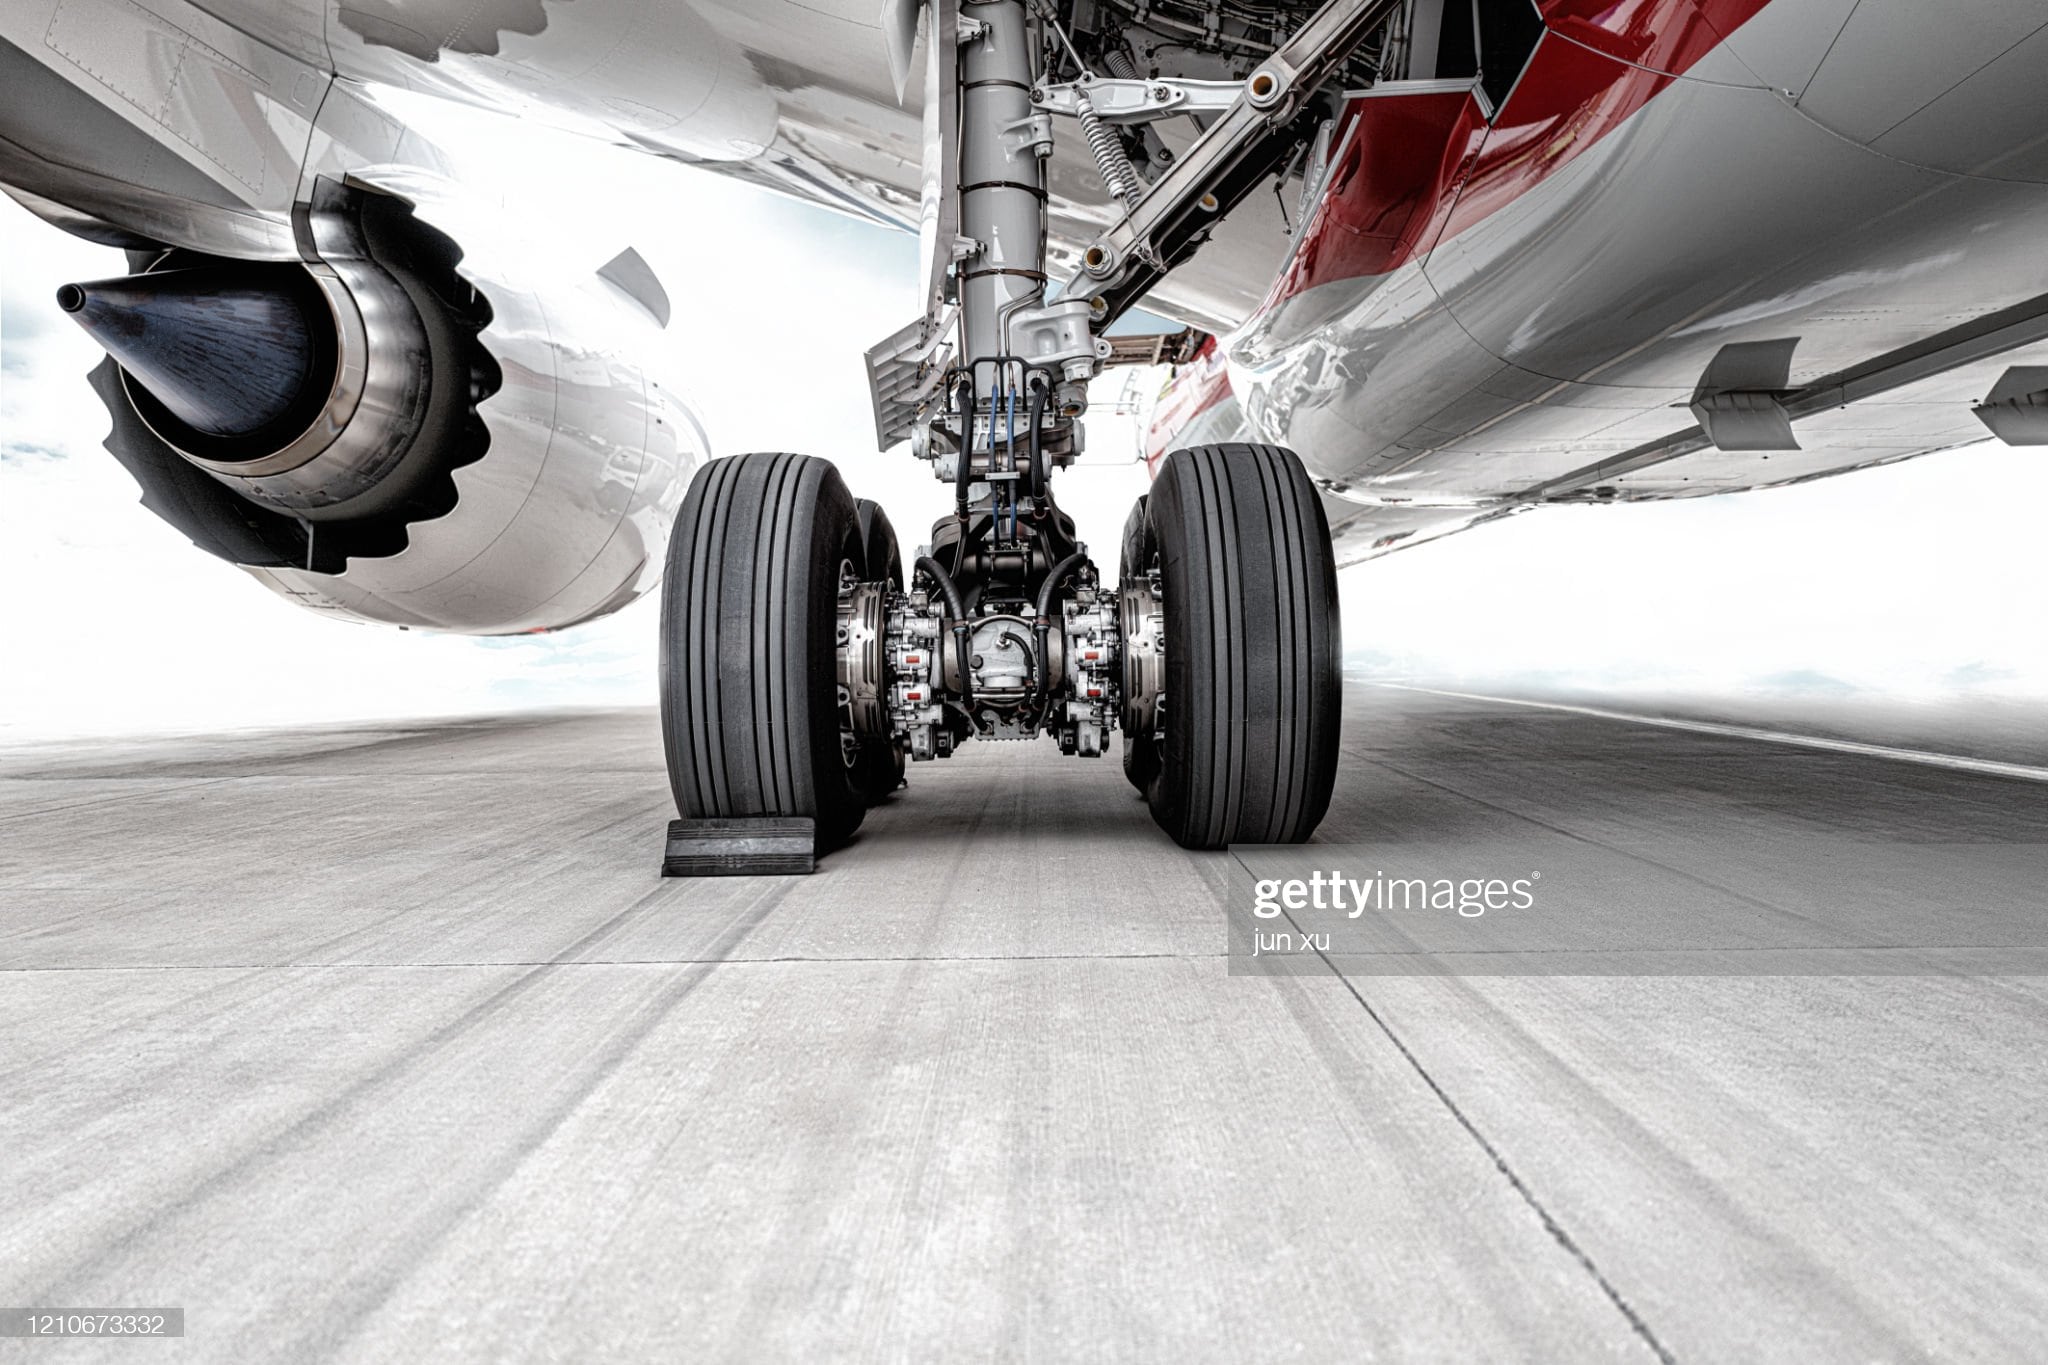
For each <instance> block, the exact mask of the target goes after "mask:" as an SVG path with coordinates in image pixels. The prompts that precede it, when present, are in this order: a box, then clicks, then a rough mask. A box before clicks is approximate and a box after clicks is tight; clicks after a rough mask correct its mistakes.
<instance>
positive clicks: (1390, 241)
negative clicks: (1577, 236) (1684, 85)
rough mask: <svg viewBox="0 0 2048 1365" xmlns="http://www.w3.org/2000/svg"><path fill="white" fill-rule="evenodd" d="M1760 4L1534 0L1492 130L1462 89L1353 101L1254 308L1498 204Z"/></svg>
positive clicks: (1737, 0) (1406, 249)
mask: <svg viewBox="0 0 2048 1365" xmlns="http://www.w3.org/2000/svg"><path fill="white" fill-rule="evenodd" d="M1768 2H1769V0H1541V4H1540V8H1541V9H1542V11H1543V16H1544V23H1545V25H1546V26H1547V28H1548V31H1547V32H1546V33H1545V34H1544V35H1543V39H1542V41H1541V42H1540V43H1538V45H1537V48H1536V53H1535V55H1534V56H1533V57H1532V58H1531V59H1530V62H1529V66H1528V69H1527V70H1526V71H1524V72H1523V74H1522V78H1521V80H1520V81H1519V82H1518V83H1517V84H1516V86H1515V88H1514V91H1513V92H1512V93H1511V94H1510V95H1509V97H1508V101H1507V104H1506V106H1505V107H1504V108H1502V109H1501V110H1500V111H1499V114H1498V116H1497V117H1496V118H1495V120H1494V123H1493V126H1492V127H1491V128H1488V127H1487V126H1486V125H1485V123H1484V122H1482V121H1481V119H1480V117H1479V112H1478V105H1477V102H1476V100H1474V99H1473V98H1472V97H1470V96H1460V95H1390V96H1376V97H1373V98H1371V99H1362V100H1354V101H1352V103H1351V105H1350V106H1349V108H1347V109H1346V111H1345V115H1344V117H1345V119H1346V120H1348V121H1351V122H1355V123H1356V124H1357V125H1358V130H1357V132H1356V133H1355V134H1354V136H1353V142H1352V145H1351V147H1350V148H1349V149H1347V151H1346V152H1345V154H1344V156H1343V158H1342V159H1341V161H1340V164H1339V166H1338V169H1337V173H1336V174H1335V175H1334V176H1333V177H1332V178H1331V182H1330V188H1329V190H1328V191H1327V193H1326V195H1325V199H1324V203H1323V205H1322V211H1321V212H1320V213H1318V214H1317V215H1316V216H1315V218H1314V219H1313V220H1312V221H1311V222H1310V223H1309V224H1308V225H1307V226H1306V228H1305V230H1304V235H1303V240H1302V244H1301V247H1300V249H1299V250H1298V251H1297V252H1296V254H1295V256H1294V258H1293V260H1292V261H1291V262H1290V263H1289V265H1288V268H1287V270H1286V271H1285V272H1284V273H1283V274H1282V276H1281V278H1280V279H1279V280H1278V281H1276V282H1275V284H1274V288H1273V290H1272V292H1271V293H1270V294H1269V295H1268V296H1267V300H1266V304H1265V307H1268V308H1270V307H1272V306H1274V305H1275V304H1277V303H1279V302H1281V301H1282V300H1285V299H1287V298H1289V297H1292V296H1293V295H1295V294H1299V293H1302V292H1304V291H1306V290H1308V289H1311V288H1313V287H1315V286H1316V285H1319V284H1326V283H1329V282H1331V281H1334V280H1344V279H1358V278H1369V277H1372V276H1377V275H1384V274H1387V273H1389V272H1391V271H1393V270H1395V269H1398V268H1399V267H1400V266H1402V265H1404V264H1406V263H1407V262H1409V261H1411V260H1413V259H1415V258H1416V257H1417V256H1421V255H1426V254H1428V252H1429V251H1431V250H1432V249H1433V248H1434V247H1435V246H1436V243H1437V241H1438V239H1439V237H1448V236H1455V235H1456V234H1458V233H1459V232H1462V231H1464V230H1465V229H1466V228H1469V227H1471V226H1472V225H1474V224H1475V223H1479V222H1483V221H1484V220H1485V219H1487V218H1489V217H1491V216H1492V215H1493V214H1495V213H1498V212H1499V211H1500V210H1501V209H1503V208H1505V207H1506V206H1507V205H1509V204H1511V203H1513V202H1514V201H1515V200H1516V199H1519V198H1520V197H1521V196H1522V195H1524V194H1526V193H1528V192H1529V190H1531V189H1532V188H1534V187H1535V186H1536V185H1538V184H1540V183H1541V182H1542V181H1543V180H1545V179H1547V178H1548V177H1549V176H1550V175H1552V174H1553V173H1555V172H1556V171H1557V170H1558V169H1559V168H1560V167H1562V166H1564V165H1566V164H1567V163H1569V162H1570V161H1571V160H1572V159H1573V158H1575V157H1577V156H1578V155H1579V154H1580V153H1582V152H1584V151H1585V150H1586V149H1587V148H1589V147H1591V146H1592V145H1593V144H1594V143H1596V142H1598V141H1599V140H1600V139H1601V138H1603V137H1605V136H1607V134H1609V133H1611V132H1613V131H1614V130H1615V129H1616V128H1618V127H1620V126H1621V125H1622V124H1623V123H1625V122H1626V121H1627V120H1628V119H1629V118H1630V117H1631V116H1633V115H1634V114H1635V113H1636V111H1638V110H1639V109H1641V108H1642V107H1643V106H1644V105H1645V104H1648V103H1649V102H1650V100H1651V99H1652V98H1653V97H1655V96H1656V94H1657V93H1658V92H1659V91H1661V90H1663V89H1664V88H1665V87H1666V86H1668V85H1669V84H1670V83H1671V82H1672V80H1674V79H1675V78H1676V77H1677V76H1678V75H1682V74H1684V73H1685V72H1686V71H1688V70H1690V69H1691V68H1692V67H1693V66H1694V65H1695V64H1697V63H1698V62H1699V60H1700V59H1701V58H1703V57H1705V56H1706V55H1707V54H1708V53H1709V52H1711V51H1713V50H1714V48H1715V47H1717V46H1719V45H1720V43H1721V42H1722V41H1723V40H1724V39H1725V37H1726V35H1728V34H1729V33H1732V32H1734V31H1735V30H1736V29H1737V28H1740V27H1741V26H1742V25H1743V24H1745V23H1747V22H1748V21H1749V20H1750V19H1751V18H1753V17H1754V16H1755V15H1756V14H1757V13H1758V11H1760V10H1762V9H1763V7H1764V5H1765V4H1767V3H1768ZM1340 133H1341V129H1340Z"/></svg>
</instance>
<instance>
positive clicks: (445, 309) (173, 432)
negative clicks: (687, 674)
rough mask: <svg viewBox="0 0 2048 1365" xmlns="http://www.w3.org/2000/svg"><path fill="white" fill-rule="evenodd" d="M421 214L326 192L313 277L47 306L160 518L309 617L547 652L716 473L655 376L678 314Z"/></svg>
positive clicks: (319, 203) (178, 268)
mask: <svg viewBox="0 0 2048 1365" xmlns="http://www.w3.org/2000/svg"><path fill="white" fill-rule="evenodd" d="M421 209H422V204H421V203H420V202H418V200H417V197H405V196H401V195H399V194H395V193H385V192H379V191H377V190H375V189H373V188H370V187H368V186H367V185H365V184H362V183H358V182H356V181H355V180H354V179H352V180H351V182H350V183H349V184H346V185H344V184H341V183H339V182H335V181H331V180H322V181H320V182H319V183H318V185H317V187H316V191H315V194H314V196H313V200H312V202H311V204H310V205H309V206H308V207H307V208H306V209H305V210H304V211H302V213H301V215H300V223H299V236H300V239H301V244H302V255H303V256H304V257H305V259H304V260H303V261H301V262H296V263H294V262H250V261H230V260H223V259H220V258H212V257H199V256H194V255H192V254H190V253H185V252H175V251H174V252H167V253H163V254H161V255H156V256H154V257H152V258H150V259H146V260H141V261H138V262H137V263H138V264H139V265H141V266H143V267H144V268H143V269H141V271H140V272H139V273H137V274H135V275H131V276H127V277H125V278H122V279H117V280H105V281H99V282H95V283H89V284H79V285H67V286H65V287H64V289H62V290H60V291H59V296H58V302H59V304H60V306H62V307H64V308H65V309H66V310H67V311H68V312H70V313H71V314H72V316H73V317H74V318H75V319H76V320H77V321H78V322H79V323H80V324H81V325H83V326H84V327H85V328H86V329H87V330H88V331H89V332H90V333H92V335H93V336H94V337H95V338H96V339H97V340H99V341H100V342H101V344H102V345H103V346H104V347H105V348H106V350H107V351H108V353H109V359H108V361H107V362H106V363H105V364H104V365H102V366H101V367H100V368H99V369H98V370H97V371H95V373H94V377H93V378H94V385H95V387H96V388H97V389H98V390H99V391H100V393H101V395H102V397H103V398H105V399H106V401H107V405H108V409H109V412H110V414H111V415H112V419H113V431H112V434H111V435H110V436H109V438H108V441H107V446H108V449H109V450H110V451H111V452H112V453H113V454H114V455H115V456H116V458H118V459H120V460H121V462H122V463H123V464H124V465H126V466H127V467H128V469H129V470H130V471H131V472H132V473H134V474H135V476H136V478H137V480H138V481H139V482H140V483H141V484H142V487H143V501H144V504H145V505H146V506H148V507H149V508H151V510H153V511H155V512H156V513H157V514H158V515H160V516H162V517H163V518H164V519H165V520H166V521H169V522H170V523H171V524H173V525H174V526H176V527H177V528H178V529H179V530H181V531H183V532H184V533H185V534H186V535H188V536H189V537H191V539H192V540H193V542H194V543H195V544H197V545H199V546H200V547H201V548H203V549H205V550H207V551H209V552H211V553H213V554H215V555H218V556H219V557H221V558H223V559H227V560H229V561H231V562H233V563H235V564H238V565H240V566H241V567H243V568H244V569H246V570H248V571H249V572H250V573H251V574H253V575H254V576H256V577H257V578H258V579H259V580H261V581H263V582H264V583H266V584H267V585H268V586H270V587H272V588H274V589H275V590H277V591H278V592H280V593H282V594H284V595H285V596H287V597H289V598H291V599H292V600H294V601H296V602H298V603H300V604H301V605H304V606H307V607H309V608H312V609H314V610H318V611H322V612H326V613H329V614H333V615H339V616H345V617H350V618H354V619H358V620H365V621H376V622H385V623H389V624H395V625H404V626H420V627H426V628H431V629H439V630H449V631H458V632H463V633H470V634H509V633H517V632H526V631H535V630H548V629H558V628H560V627H563V626H568V625H573V624H576V623H577V622H579V621H585V620H589V619H592V618H593V617H597V616H602V615H605V614H607V613H609V612H611V611H615V610H617V609H618V608H619V607H621V606H624V605H625V604H626V603H627V602H630V601H632V600H633V599H634V598H635V597H638V596H639V595H640V594H642V593H644V592H645V591H647V589H649V588H650V587H652V586H653V585H654V583H655V582H656V581H657V580H658V578H659V574H660V564H661V551H662V548H663V546H664V545H665V543H666V541H667V536H668V530H669V526H670V525H671V523H672V522H673V521H674V519H675V515H676V511H677V508H678V507H679V506H680V504H681V500H682V491H683V486H684V484H685V483H686V482H687V480H688V477H689V475H690V473H691V471H692V470H693V469H694V467H695V465H696V464H697V463H698V461H699V460H701V459H702V458H703V457H704V456H705V455H706V454H707V453H708V450H707V446H706V442H705V439H704V436H703V433H702V430H701V428H700V427H699V426H698V425H697V423H696V420H695V418H694V417H692V416H691V414H690V413H689V412H688V410H687V409H686V408H684V407H683V406H682V403H681V401H680V396H679V395H678V394H677V393H676V392H675V390H674V389H673V388H672V387H671V386H670V385H668V384H667V383H665V382H664V381H663V380H661V379H659V378H657V377H656V376H655V375H654V374H653V373H651V372H650V367H651V365H652V364H653V363H654V362H655V358H656V357H658V356H659V355H660V354H661V347H660V344H659V333H660V328H661V326H662V325H663V324H665V322H666V320H667V318H666V314H667V301H666V298H665V296H663V295H662V293H661V290H660V286H659V284H658V283H656V282H655V281H654V280H653V277H652V275H651V273H650V272H648V271H647V269H646V267H645V264H644V263H643V262H641V261H640V260H639V258H638V257H637V255H635V254H634V253H631V252H627V253H623V254H622V255H621V256H620V257H618V258H616V259H615V260H614V261H612V262H611V263H610V265H608V266H606V267H605V268H604V269H603V270H602V271H599V272H597V273H595V274H592V275H589V276H584V277H581V278H576V277H573V276H570V275H569V274H567V273H566V272H563V271H560V270H559V269H553V268H543V269H541V270H539V271H536V270H534V269H533V268H532V266H531V264H530V263H526V262H514V261H512V260H509V259H508V260H505V261H494V260H493V259H492V258H491V255H490V253H489V252H488V251H483V252H479V251H473V250H465V249H463V248H458V247H457V246H456V244H455V241H454V239H453V238H451V237H450V236H449V235H448V234H447V233H444V232H442V231H441V230H440V229H439V228H438V227H436V226H432V225H430V224H429V223H428V222H427V221H426V220H425V218H424V217H423V216H422V214H421Z"/></svg>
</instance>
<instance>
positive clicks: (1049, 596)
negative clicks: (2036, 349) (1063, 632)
mask: <svg viewBox="0 0 2048 1365" xmlns="http://www.w3.org/2000/svg"><path fill="white" fill-rule="evenodd" d="M1087 562H1088V556H1086V555H1084V554H1082V553H1081V552H1080V551H1078V550H1076V551H1075V552H1074V553H1073V554H1070V555H1068V556H1067V557H1066V558H1065V559H1062V560H1061V561H1060V562H1059V563H1057V564H1055V565H1053V566H1052V572H1051V573H1048V574H1047V575H1046V576H1045V582H1044V583H1042V584H1040V585H1039V589H1038V619H1037V620H1036V621H1034V622H1033V623H1032V626H1031V629H1032V631H1033V632H1034V633H1035V635H1036V637H1037V644H1038V723H1039V725H1041V726H1043V725H1044V724H1045V713H1046V712H1047V711H1048V710H1050V709H1051V708H1052V668H1051V666H1050V665H1051V662H1052V657H1051V654H1050V653H1049V650H1050V649H1051V647H1052V601H1053V598H1054V597H1055V596H1057V595H1058V593H1059V590H1060V580H1061V579H1063V578H1065V577H1066V576H1067V575H1068V574H1070V573H1072V572H1073V571H1074V570H1076V569H1078V568H1080V567H1081V566H1082V565H1083V564H1086V563H1087Z"/></svg>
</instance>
